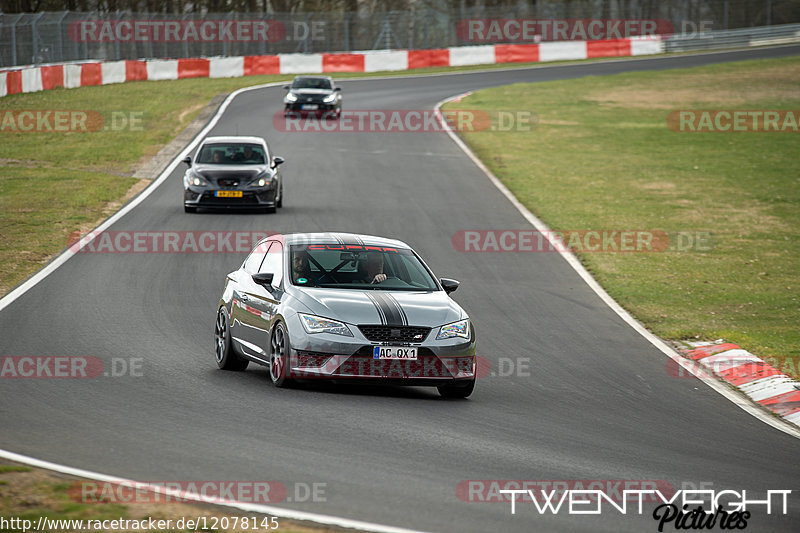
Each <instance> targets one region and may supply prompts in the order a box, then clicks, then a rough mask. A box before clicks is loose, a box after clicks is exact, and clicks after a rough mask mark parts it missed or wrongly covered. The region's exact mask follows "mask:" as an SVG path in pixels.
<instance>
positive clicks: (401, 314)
mask: <svg viewBox="0 0 800 533" xmlns="http://www.w3.org/2000/svg"><path fill="white" fill-rule="evenodd" d="M384 296H386V298H388V299H389V300H390V301H391V302H392V303H393V304H394V305H395V306H397V310H398V311H399V312H400V316H401V317H402V320H403V325H404V326H407V325H408V317H407V316H406V312H405V311H404V310H403V306H402V305H400V302H398V301H397V299H396V298H395V297H394V296H392V295H391V294H388V293H387V294H385V295H384Z"/></svg>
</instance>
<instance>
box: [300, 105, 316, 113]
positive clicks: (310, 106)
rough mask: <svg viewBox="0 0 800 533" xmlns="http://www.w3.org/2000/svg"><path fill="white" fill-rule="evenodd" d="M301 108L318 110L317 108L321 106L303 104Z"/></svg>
mask: <svg viewBox="0 0 800 533" xmlns="http://www.w3.org/2000/svg"><path fill="white" fill-rule="evenodd" d="M301 109H303V110H307V111H316V110H317V109H319V106H318V105H317V104H303V105H302V107H301Z"/></svg>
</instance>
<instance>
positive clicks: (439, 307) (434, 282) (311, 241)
mask: <svg viewBox="0 0 800 533" xmlns="http://www.w3.org/2000/svg"><path fill="white" fill-rule="evenodd" d="M457 288H458V282H457V281H455V280H452V279H447V278H441V279H437V278H436V277H435V276H434V275H433V273H432V272H431V270H430V269H429V268H428V266H427V265H426V264H425V263H424V262H423V261H422V259H421V258H420V257H419V256H418V255H417V254H416V253H415V252H414V250H412V249H411V248H410V247H409V246H408V245H407V244H405V243H403V242H400V241H396V240H390V239H384V238H380V237H370V236H366V235H353V234H343V233H305V234H291V235H273V236H271V237H268V238H266V239H264V240H262V241H261V242H259V243H258V244H257V245H256V247H255V248H254V249H253V251H252V252H251V253H250V255H249V256H248V257H247V259H245V261H244V263H242V265H241V267H240V268H239V269H238V270H236V271H234V272H231V273H230V274H228V276H227V279H226V281H225V290H224V291H223V294H222V298H220V301H219V305H218V309H217V321H216V327H215V341H216V359H217V364H218V365H219V367H220V368H222V369H225V370H244V369H245V368H246V367H247V365H248V363H249V362H250V361H253V362H255V363H258V364H261V365H265V366H268V367H269V375H270V378H271V380H272V382H273V383H274V384H275V385H276V386H278V387H282V386H286V385H287V384H289V383H293V382H296V381H304V380H312V379H325V380H333V381H339V380H341V381H369V382H373V381H377V382H384V383H393V384H401V385H430V386H436V387H437V388H438V390H439V392H440V394H441V395H442V396H445V397H449V398H465V397H467V396H469V395H470V394H471V393H472V390H473V388H474V387H475V331H474V329H473V327H472V322H471V321H470V319H469V317H468V316H467V314H466V313H465V312H464V310H463V309H461V307H460V306H459V305H458V304H457V303H455V302H454V301H453V300H452V299H450V296H449V294H450V293H451V292H453V291H454V290H456V289H457Z"/></svg>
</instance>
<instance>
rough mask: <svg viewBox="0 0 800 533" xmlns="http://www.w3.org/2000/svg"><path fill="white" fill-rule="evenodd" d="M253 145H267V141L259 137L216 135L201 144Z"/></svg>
mask: <svg viewBox="0 0 800 533" xmlns="http://www.w3.org/2000/svg"><path fill="white" fill-rule="evenodd" d="M232 142H234V143H255V144H267V141H265V140H264V139H262V138H261V137H254V136H250V135H218V136H216V137H206V138H205V139H203V144H206V143H232Z"/></svg>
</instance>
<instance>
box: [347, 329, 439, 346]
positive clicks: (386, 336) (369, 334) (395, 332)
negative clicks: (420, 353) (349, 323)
mask: <svg viewBox="0 0 800 533" xmlns="http://www.w3.org/2000/svg"><path fill="white" fill-rule="evenodd" d="M358 329H360V330H361V333H362V334H363V335H364V336H365V337H366V338H367V339H369V340H371V341H373V342H411V343H418V342H422V341H424V340H425V338H426V337H427V336H428V334H429V333H430V332H431V328H424V327H419V326H372V325H362V326H358Z"/></svg>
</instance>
